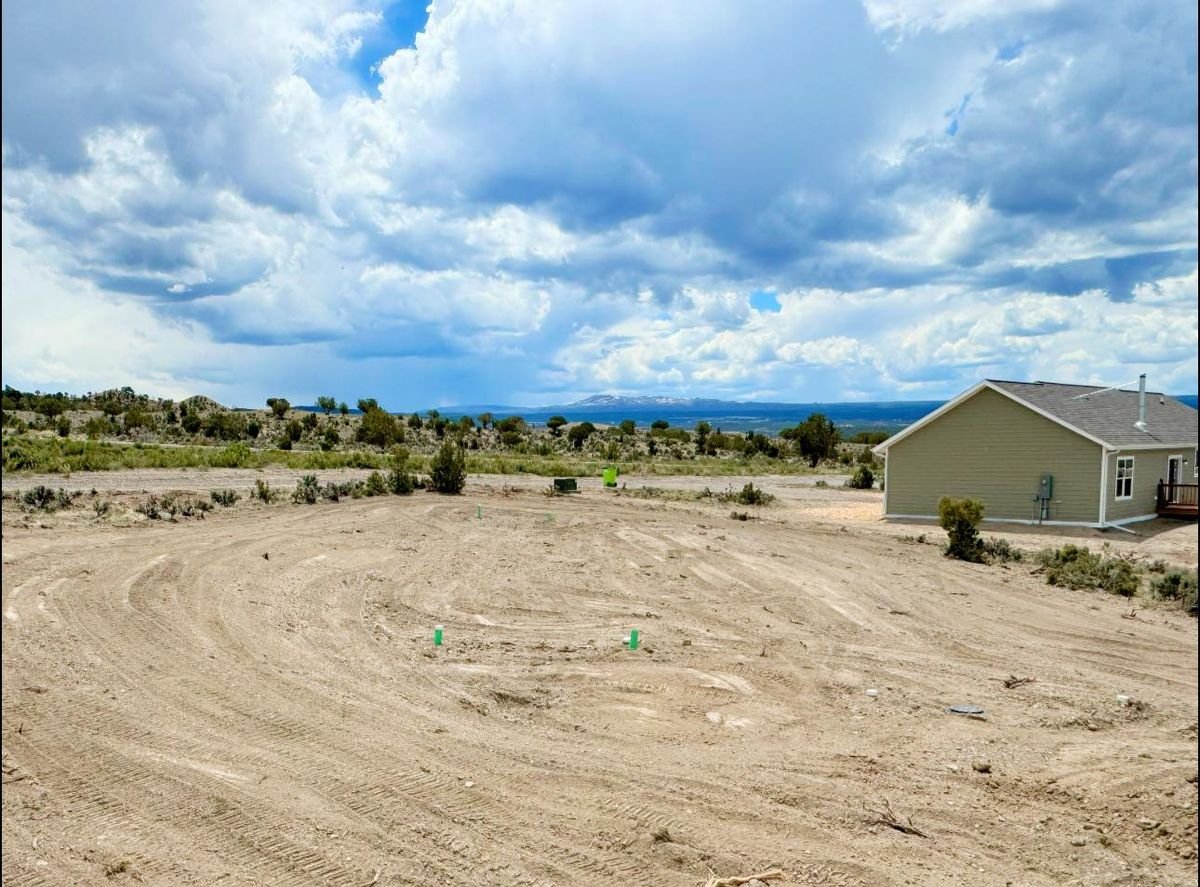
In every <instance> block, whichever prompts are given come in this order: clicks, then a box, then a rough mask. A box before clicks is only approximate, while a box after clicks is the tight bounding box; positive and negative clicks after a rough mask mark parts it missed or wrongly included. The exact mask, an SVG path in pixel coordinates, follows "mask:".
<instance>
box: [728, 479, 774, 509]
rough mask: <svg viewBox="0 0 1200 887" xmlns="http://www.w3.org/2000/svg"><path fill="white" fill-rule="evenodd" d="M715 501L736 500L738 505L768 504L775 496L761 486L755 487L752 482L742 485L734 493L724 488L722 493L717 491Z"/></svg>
mask: <svg viewBox="0 0 1200 887" xmlns="http://www.w3.org/2000/svg"><path fill="white" fill-rule="evenodd" d="M717 501H718V502H736V503H737V504H738V505H769V504H770V503H772V502H774V501H775V497H774V496H772V495H771V494H770V493H768V492H766V491H765V490H763V489H762V488H761V487H756V486H754V484H753V483H748V484H746V485H745V486H744V487H742V489H741V491H740V492H737V493H735V492H733V490H726V491H725V492H724V493H718V494H717Z"/></svg>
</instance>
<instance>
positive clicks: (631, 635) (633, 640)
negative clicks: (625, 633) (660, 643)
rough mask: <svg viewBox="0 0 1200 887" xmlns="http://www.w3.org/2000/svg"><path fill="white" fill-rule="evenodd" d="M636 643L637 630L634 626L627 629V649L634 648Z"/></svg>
mask: <svg viewBox="0 0 1200 887" xmlns="http://www.w3.org/2000/svg"><path fill="white" fill-rule="evenodd" d="M637 645H638V630H637V629H636V628H631V629H629V649H630V650H636V649H637Z"/></svg>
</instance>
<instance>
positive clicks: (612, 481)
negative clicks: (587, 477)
mask: <svg viewBox="0 0 1200 887" xmlns="http://www.w3.org/2000/svg"><path fill="white" fill-rule="evenodd" d="M616 485H617V466H615V465H611V466H609V467H608V468H605V469H604V486H606V487H615V486H616Z"/></svg>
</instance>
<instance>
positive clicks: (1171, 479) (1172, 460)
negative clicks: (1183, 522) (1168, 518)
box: [1167, 456, 1183, 502]
mask: <svg viewBox="0 0 1200 887" xmlns="http://www.w3.org/2000/svg"><path fill="white" fill-rule="evenodd" d="M1182 463H1183V457H1182V456H1168V457H1167V501H1169V502H1174V501H1175V500H1176V499H1177V498H1178V497H1179V492H1178V491H1177V490H1176V484H1178V483H1179V476H1180V468H1181V467H1182Z"/></svg>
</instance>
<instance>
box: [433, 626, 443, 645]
mask: <svg viewBox="0 0 1200 887" xmlns="http://www.w3.org/2000/svg"><path fill="white" fill-rule="evenodd" d="M443 629H444V626H441V625H435V626H434V627H433V645H434V646H435V647H440V646H441V645H442V631H443Z"/></svg>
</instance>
